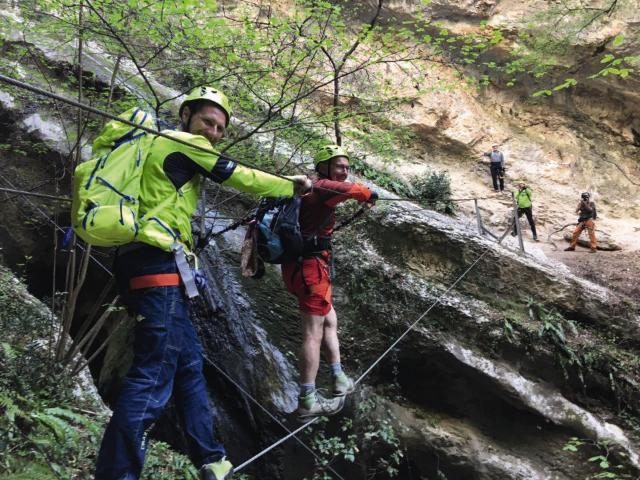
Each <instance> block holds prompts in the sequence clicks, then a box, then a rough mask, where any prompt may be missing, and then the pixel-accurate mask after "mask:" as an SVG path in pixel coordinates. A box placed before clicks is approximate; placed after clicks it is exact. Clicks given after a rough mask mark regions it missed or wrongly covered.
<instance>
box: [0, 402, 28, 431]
mask: <svg viewBox="0 0 640 480" xmlns="http://www.w3.org/2000/svg"><path fill="white" fill-rule="evenodd" d="M0 409H2V410H4V417H5V418H6V419H7V420H8V421H9V423H10V424H12V425H13V424H14V423H15V421H16V417H25V416H27V414H26V413H25V412H23V411H22V410H21V409H20V407H18V405H16V404H15V402H14V401H13V400H12V399H11V398H9V397H7V396H6V395H0Z"/></svg>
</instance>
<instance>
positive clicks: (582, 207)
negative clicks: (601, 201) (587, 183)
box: [564, 192, 598, 253]
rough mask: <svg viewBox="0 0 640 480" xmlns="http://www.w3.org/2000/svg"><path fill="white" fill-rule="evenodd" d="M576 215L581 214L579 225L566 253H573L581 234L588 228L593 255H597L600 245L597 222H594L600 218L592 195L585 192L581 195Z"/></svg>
mask: <svg viewBox="0 0 640 480" xmlns="http://www.w3.org/2000/svg"><path fill="white" fill-rule="evenodd" d="M576 213H577V214H579V217H578V224H577V225H576V229H575V230H574V231H573V238H572V239H571V244H570V245H569V246H568V247H567V248H565V249H564V250H565V252H573V251H574V250H575V249H576V244H577V243H578V238H580V234H581V233H582V231H583V230H584V229H585V228H586V229H587V231H588V232H589V241H590V242H591V253H596V252H597V251H598V250H597V248H598V244H597V242H596V222H594V220H596V218H598V214H597V212H596V204H595V203H593V202H592V201H591V195H589V192H584V193H583V194H582V195H580V203H578V208H576Z"/></svg>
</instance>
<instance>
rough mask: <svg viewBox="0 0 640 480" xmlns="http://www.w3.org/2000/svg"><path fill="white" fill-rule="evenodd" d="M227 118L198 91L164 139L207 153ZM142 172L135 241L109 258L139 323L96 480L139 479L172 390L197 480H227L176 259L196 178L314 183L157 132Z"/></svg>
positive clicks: (261, 191) (276, 192)
mask: <svg viewBox="0 0 640 480" xmlns="http://www.w3.org/2000/svg"><path fill="white" fill-rule="evenodd" d="M230 117H231V108H230V106H229V101H228V100H227V97H226V96H225V95H224V94H223V93H222V92H220V91H219V90H216V89H214V88H211V87H197V88H196V89H194V90H192V91H191V92H190V93H189V94H188V96H187V98H186V100H185V101H184V102H183V103H182V105H181V106H180V121H181V124H182V131H165V132H164V133H166V134H168V135H171V136H172V137H175V138H179V139H181V140H184V141H187V142H189V143H191V144H195V145H198V146H201V147H204V148H208V149H210V148H211V146H212V145H215V144H216V142H218V141H219V140H220V139H221V138H222V137H223V135H224V132H225V128H226V127H227V126H228V124H229V119H230ZM143 168H144V170H143V173H142V179H141V186H140V196H139V203H140V205H139V212H140V223H139V231H138V234H137V237H136V242H134V243H130V244H128V245H125V246H123V247H120V249H119V250H118V253H117V257H116V260H115V277H116V281H117V284H118V288H119V290H120V292H121V294H122V296H123V297H124V298H125V303H126V305H127V308H128V309H129V311H130V313H131V314H132V315H133V316H135V318H136V320H137V321H136V325H135V338H134V343H133V351H134V357H133V363H132V365H131V367H130V369H129V372H128V373H127V375H126V377H125V378H124V380H123V384H122V387H121V389H120V392H119V396H118V400H117V401H116V403H115V406H114V408H113V415H112V417H111V420H110V421H109V424H108V426H107V429H106V431H105V433H104V437H103V439H102V444H101V446H100V452H99V454H98V459H97V465H96V476H95V478H96V480H136V479H138V478H139V477H140V474H141V472H142V467H143V464H144V457H145V451H146V448H147V443H148V432H149V430H150V429H151V427H152V425H153V424H154V422H156V421H157V420H158V419H159V418H160V415H161V414H162V411H163V410H164V408H165V406H166V404H167V402H168V401H169V399H170V397H171V396H172V394H175V403H176V407H177V410H178V414H179V416H180V418H181V421H182V423H183V427H184V432H185V434H186V437H187V440H188V447H189V454H190V457H191V459H192V461H193V463H194V465H195V466H196V467H197V468H199V469H200V476H201V478H202V479H204V480H223V479H227V478H230V476H231V474H232V470H233V468H232V465H231V463H230V462H229V461H227V460H226V458H225V455H226V453H225V449H224V447H223V446H222V444H220V443H218V442H217V441H216V440H215V439H214V425H213V414H212V411H211V407H210V404H209V398H208V393H207V385H206V382H205V379H204V376H203V374H202V346H201V345H200V341H199V339H198V337H197V335H196V332H195V330H194V327H193V324H192V323H191V319H190V314H189V307H188V303H187V298H186V296H185V292H184V288H183V283H185V284H186V283H187V279H186V278H185V279H181V276H180V274H179V273H178V272H179V270H178V267H177V264H176V262H177V261H179V260H180V258H181V255H180V252H181V249H185V250H187V251H188V250H189V249H191V248H193V237H192V233H191V223H190V220H191V216H192V215H193V214H194V212H195V209H196V203H197V201H198V197H199V192H200V185H201V181H202V177H206V178H209V179H211V180H213V181H214V182H217V183H221V184H223V185H227V186H230V187H233V188H236V189H238V190H241V191H244V192H251V193H255V194H257V195H263V196H293V195H294V190H295V192H304V191H306V190H308V189H309V188H310V187H311V182H310V181H309V179H307V178H306V177H303V176H302V177H292V178H291V181H290V180H287V179H282V178H278V177H276V176H273V175H269V174H266V173H263V172H260V171H257V170H253V169H251V168H246V167H243V166H241V165H238V164H236V163H235V162H233V161H231V160H228V159H225V158H224V157H223V156H221V155H216V154H213V153H207V152H203V151H201V150H198V149H196V148H194V147H190V146H186V145H184V144H181V143H177V142H175V141H172V140H171V139H167V138H164V137H159V136H158V137H155V138H153V140H152V143H151V144H150V146H149V150H148V155H147V158H146V160H145V163H144V167H143ZM172 252H177V253H176V255H175V256H174V253H172ZM182 258H184V257H182ZM186 270H187V271H188V270H189V269H188V268H187V269H186ZM182 280H184V282H183V281H182Z"/></svg>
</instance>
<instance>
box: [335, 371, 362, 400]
mask: <svg viewBox="0 0 640 480" xmlns="http://www.w3.org/2000/svg"><path fill="white" fill-rule="evenodd" d="M355 389H356V385H355V383H354V382H353V379H352V378H351V377H348V376H347V375H346V374H345V373H344V372H340V373H339V374H338V375H336V376H335V377H333V396H334V397H344V396H345V395H348V394H350V393H353V391H354V390H355Z"/></svg>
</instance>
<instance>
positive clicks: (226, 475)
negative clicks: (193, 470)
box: [200, 457, 233, 480]
mask: <svg viewBox="0 0 640 480" xmlns="http://www.w3.org/2000/svg"><path fill="white" fill-rule="evenodd" d="M232 474H233V465H231V462H230V461H229V460H227V459H226V457H222V458H221V459H220V460H218V461H217V462H213V463H207V464H206V465H203V466H202V468H200V479H201V480H225V479H230V478H231V475H232Z"/></svg>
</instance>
